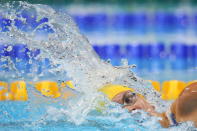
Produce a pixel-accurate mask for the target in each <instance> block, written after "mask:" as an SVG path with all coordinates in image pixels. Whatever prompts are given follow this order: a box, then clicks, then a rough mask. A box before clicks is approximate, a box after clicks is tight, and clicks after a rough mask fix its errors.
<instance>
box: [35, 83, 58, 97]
mask: <svg viewBox="0 0 197 131" xmlns="http://www.w3.org/2000/svg"><path fill="white" fill-rule="evenodd" d="M35 88H36V89H37V90H38V91H40V92H41V93H42V95H44V96H47V97H51V98H57V97H60V91H59V88H58V84H57V82H52V81H41V82H36V83H35Z"/></svg>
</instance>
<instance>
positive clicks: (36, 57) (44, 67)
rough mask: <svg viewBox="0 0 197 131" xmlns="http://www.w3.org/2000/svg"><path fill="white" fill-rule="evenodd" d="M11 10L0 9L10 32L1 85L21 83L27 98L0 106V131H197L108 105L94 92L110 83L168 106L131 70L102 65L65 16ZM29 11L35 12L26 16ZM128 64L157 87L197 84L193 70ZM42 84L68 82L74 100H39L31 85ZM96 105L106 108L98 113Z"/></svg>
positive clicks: (38, 8) (37, 8)
mask: <svg viewBox="0 0 197 131" xmlns="http://www.w3.org/2000/svg"><path fill="white" fill-rule="evenodd" d="M12 6H13V5H12V4H7V5H3V6H2V7H1V8H2V10H3V9H4V10H5V12H3V13H5V14H4V15H3V17H5V18H3V19H4V20H5V21H6V22H5V23H6V24H5V23H4V24H3V25H4V26H6V27H7V26H8V28H3V29H4V30H2V32H1V34H0V37H1V38H4V39H1V43H2V44H1V46H0V47H1V49H3V51H2V50H1V58H2V59H3V60H1V64H2V65H6V66H2V68H1V75H0V80H1V81H5V82H8V83H11V82H13V81H19V80H24V81H25V82H26V84H27V85H26V87H27V91H28V96H29V98H28V100H27V101H2V102H1V103H0V104H1V105H0V117H1V119H0V129H1V130H47V131H48V130H74V131H76V130H91V131H92V130H150V131H152V130H182V129H184V130H195V128H194V127H193V126H192V125H191V123H190V122H188V123H183V124H180V125H179V126H175V127H170V128H169V129H163V128H162V127H161V126H160V125H159V123H158V122H157V121H158V118H154V117H150V116H148V115H147V113H145V112H143V111H134V112H132V113H128V111H126V110H124V109H122V107H121V106H120V105H118V104H116V103H112V102H110V101H109V100H108V99H107V98H105V97H104V95H103V94H101V93H98V92H97V89H98V88H99V87H101V86H103V85H104V84H106V83H109V82H114V81H115V82H116V83H117V84H123V83H124V82H123V81H124V80H127V81H128V82H127V83H126V84H128V86H131V87H132V88H134V89H136V91H142V92H140V93H144V94H146V96H147V99H148V100H150V99H151V100H154V101H158V103H159V104H160V105H159V106H163V108H167V106H169V105H170V103H171V101H163V100H161V99H159V97H157V94H155V93H154V92H152V91H153V89H152V87H150V86H149V85H148V84H147V85H146V83H145V85H143V80H141V79H140V78H138V77H136V79H137V80H138V81H137V82H135V81H134V78H135V75H134V74H133V73H132V72H131V71H129V69H116V68H114V67H112V66H111V65H110V64H109V63H107V62H104V61H102V60H100V59H99V57H98V56H97V55H96V54H95V52H94V51H93V48H92V47H91V45H90V44H89V43H88V41H87V40H86V38H84V37H83V36H82V35H81V34H79V32H78V29H77V27H75V24H74V23H73V22H72V20H71V19H70V17H69V16H67V15H65V14H59V13H58V12H56V11H55V10H54V9H52V8H51V7H48V6H44V5H31V4H27V3H23V2H19V3H18V6H17V7H18V8H13V7H12ZM8 7H9V8H8ZM29 9H30V11H32V12H33V13H32V12H30V15H29V14H28V13H29V12H28V11H29ZM43 9H44V10H43ZM26 11H27V12H28V13H27V12H26ZM35 14H36V15H35ZM34 15H35V16H36V17H35V16H34ZM30 16H31V17H30ZM8 18H9V19H8ZM62 21H63V22H62ZM32 23H33V24H32ZM4 26H3V27H4ZM32 32H33V33H32ZM5 36H6V37H5ZM100 57H102V56H100ZM104 60H106V59H104ZM128 61H129V64H137V68H136V69H131V70H132V71H133V72H135V73H136V74H137V75H138V76H140V77H142V78H143V79H147V80H157V81H161V82H162V81H164V80H171V79H178V80H183V81H186V82H187V81H191V80H195V79H196V74H195V71H196V68H195V66H193V65H192V68H190V69H187V68H185V67H184V66H183V67H184V68H183V69H182V67H181V68H178V70H176V72H174V71H173V68H172V69H171V68H170V69H169V68H168V63H166V62H164V61H160V60H158V59H157V62H159V63H163V64H164V65H165V66H164V67H166V65H167V68H161V69H160V68H158V70H156V71H151V70H149V69H148V68H144V67H149V64H150V63H149V62H144V61H143V60H142V59H139V58H138V59H137V60H136V61H137V62H136V61H131V60H128ZM138 62H139V64H138ZM141 62H142V63H143V64H142V63H141ZM111 63H112V64H113V65H115V66H117V65H120V64H119V63H120V60H119V57H118V62H117V59H116V57H114V58H113V59H111ZM117 63H118V64H117ZM125 63H127V62H126V61H125ZM178 65H179V64H178ZM162 69H163V70H162ZM175 73H176V74H175ZM183 74H184V75H183ZM128 76H130V77H128ZM42 80H50V81H56V82H61V81H62V80H64V81H65V80H72V81H73V82H74V83H75V86H76V87H77V88H76V89H75V90H72V89H67V90H69V91H72V92H73V93H75V94H76V96H74V97H71V98H70V99H67V100H64V99H61V98H56V99H54V98H49V97H46V96H43V95H41V93H40V92H38V91H37V90H36V89H35V88H34V86H33V85H32V84H31V82H37V81H42ZM140 82H141V83H142V85H140ZM133 83H134V84H135V85H134V86H132V84H133ZM95 91H96V92H95ZM150 97H151V98H150ZM155 98H157V99H159V100H155ZM99 101H104V102H106V104H105V106H99V109H98V108H97V106H98V102H99Z"/></svg>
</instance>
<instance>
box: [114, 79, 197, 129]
mask: <svg viewBox="0 0 197 131" xmlns="http://www.w3.org/2000/svg"><path fill="white" fill-rule="evenodd" d="M112 101H113V102H116V103H119V104H121V105H123V108H126V109H128V110H129V112H131V111H133V110H144V111H146V112H148V113H149V114H150V115H151V116H156V117H160V118H161V120H160V121H159V122H160V124H161V125H162V126H163V127H165V128H167V127H170V126H173V125H177V124H178V123H181V122H186V121H193V122H194V125H195V126H196V127H197V82H195V83H193V84H190V85H188V86H187V87H186V88H185V89H184V90H183V91H182V93H181V94H180V95H179V97H178V99H177V100H175V101H174V102H173V103H172V105H171V106H170V108H169V109H168V110H167V111H166V112H163V113H158V112H156V111H155V108H154V106H152V105H151V104H149V103H148V102H147V101H146V100H145V98H144V97H142V96H140V95H139V94H136V93H134V92H132V91H130V90H127V91H123V92H120V93H118V94H117V95H115V96H114V97H113V98H112Z"/></svg>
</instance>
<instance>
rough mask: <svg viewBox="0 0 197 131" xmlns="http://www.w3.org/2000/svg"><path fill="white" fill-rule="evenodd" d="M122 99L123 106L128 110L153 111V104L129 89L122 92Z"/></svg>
mask: <svg viewBox="0 0 197 131" xmlns="http://www.w3.org/2000/svg"><path fill="white" fill-rule="evenodd" d="M122 101H123V108H126V109H128V110H129V111H132V110H136V109H139V110H144V111H147V112H154V106H152V105H150V104H149V103H148V102H147V101H146V100H145V99H144V98H142V97H140V96H139V95H137V94H136V93H133V92H131V91H127V92H125V93H124V95H123V98H122Z"/></svg>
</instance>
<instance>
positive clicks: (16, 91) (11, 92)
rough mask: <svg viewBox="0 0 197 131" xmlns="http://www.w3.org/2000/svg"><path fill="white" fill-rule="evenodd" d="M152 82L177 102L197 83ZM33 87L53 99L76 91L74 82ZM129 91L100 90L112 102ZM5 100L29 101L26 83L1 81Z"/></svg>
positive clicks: (121, 88)
mask: <svg viewBox="0 0 197 131" xmlns="http://www.w3.org/2000/svg"><path fill="white" fill-rule="evenodd" d="M150 82H151V84H152V86H153V87H154V89H155V90H156V91H158V92H160V93H161V98H162V99H163V100H175V99H176V98H177V97H178V96H179V94H180V93H181V92H182V91H183V89H184V88H185V87H186V86H187V85H189V84H191V83H194V82H196V80H194V81H190V82H187V83H185V82H183V81H178V80H170V81H164V82H163V83H162V86H160V83H159V82H157V81H150ZM33 86H34V87H35V88H36V89H37V90H38V91H39V92H41V94H42V95H44V96H47V97H51V98H58V97H60V96H61V97H62V98H64V99H67V98H68V97H69V96H72V95H73V93H72V92H70V91H65V92H61V89H62V88H71V89H75V87H74V85H73V83H72V81H66V82H62V83H60V85H58V83H57V82H53V81H40V82H36V83H34V84H33ZM161 87H162V88H161ZM127 90H130V91H132V92H133V91H134V89H132V88H128V87H127V86H122V85H112V84H109V85H106V86H104V87H102V88H100V89H99V91H101V92H102V93H104V94H105V95H106V96H107V97H108V98H109V99H110V100H112V98H113V97H114V96H115V95H117V94H118V93H120V92H123V91H127ZM4 100H15V101H25V100H28V93H27V89H26V83H25V82H24V81H16V82H12V83H10V84H8V83H6V82H1V81H0V101H4Z"/></svg>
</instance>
